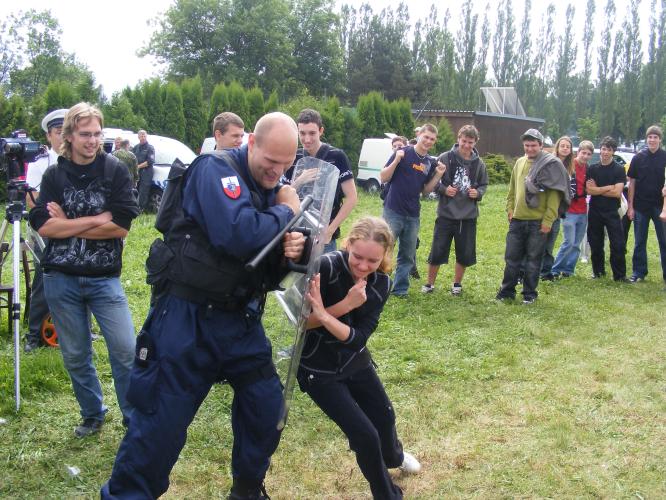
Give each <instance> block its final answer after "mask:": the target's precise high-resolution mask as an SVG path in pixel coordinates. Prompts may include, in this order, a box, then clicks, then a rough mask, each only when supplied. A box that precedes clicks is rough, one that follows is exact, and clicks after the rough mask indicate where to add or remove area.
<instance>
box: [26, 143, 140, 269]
mask: <svg viewBox="0 0 666 500" xmlns="http://www.w3.org/2000/svg"><path fill="white" fill-rule="evenodd" d="M106 156H107V155H106V153H101V154H99V155H98V156H97V158H96V159H95V161H94V162H93V163H91V164H89V165H77V164H76V163H73V162H71V161H69V160H67V159H66V158H64V157H62V156H61V157H59V158H58V163H57V164H56V165H52V166H50V167H49V168H48V169H47V170H46V172H44V177H43V178H42V183H41V189H40V192H39V199H38V201H37V204H36V205H35V207H34V208H33V209H32V210H31V211H30V224H31V225H32V227H33V228H34V229H35V230H36V231H39V228H41V227H42V226H43V225H44V224H45V223H46V221H47V220H48V219H49V213H48V210H47V209H46V204H47V203H48V202H50V201H54V202H56V203H57V204H58V205H60V207H61V208H62V209H63V211H64V212H65V215H67V218H68V219H76V218H79V217H85V216H93V215H99V214H101V213H102V212H106V211H109V212H111V214H112V217H113V218H112V221H113V222H114V223H115V224H116V225H118V226H120V227H122V228H125V229H128V230H129V228H130V226H131V223H132V219H134V218H135V217H136V216H137V215H138V213H139V209H138V206H137V203H136V200H135V198H134V195H133V193H132V181H131V180H130V176H129V171H128V170H127V168H126V167H125V166H124V165H123V164H121V163H120V162H119V161H118V159H117V158H115V157H113V156H111V157H109V160H110V161H111V162H112V163H114V166H113V167H112V169H111V170H112V172H113V176H112V178H110V179H106V178H105V177H104V163H105V158H106ZM58 169H59V170H58ZM63 171H64V173H65V175H62V172H63ZM121 257H122V241H121V239H120V238H113V239H107V240H92V239H86V238H77V237H74V236H72V237H70V238H62V239H57V238H49V240H48V243H47V246H46V249H45V253H44V258H43V259H42V267H43V268H44V269H45V270H47V271H48V270H55V271H60V272H63V273H66V274H72V275H76V276H119V275H120V271H121V268H122V259H121Z"/></svg>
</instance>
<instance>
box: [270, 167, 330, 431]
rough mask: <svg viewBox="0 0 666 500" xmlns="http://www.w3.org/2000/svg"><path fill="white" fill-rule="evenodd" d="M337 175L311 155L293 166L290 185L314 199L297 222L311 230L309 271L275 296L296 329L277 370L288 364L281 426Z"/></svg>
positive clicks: (287, 280) (292, 279) (285, 284)
mask: <svg viewBox="0 0 666 500" xmlns="http://www.w3.org/2000/svg"><path fill="white" fill-rule="evenodd" d="M338 175H339V170H338V169H337V167H336V166H335V165H332V164H330V163H328V162H325V161H322V160H320V159H318V158H313V157H311V156H306V157H304V158H302V159H301V160H299V161H298V163H297V164H296V167H295V168H294V175H293V179H292V184H291V185H292V187H294V188H295V189H296V192H297V193H298V197H299V199H301V200H303V199H304V198H305V197H306V196H311V197H312V199H313V202H312V203H311V204H310V206H309V207H308V208H307V209H306V210H305V212H304V213H303V214H301V217H300V220H299V221H298V222H297V223H296V227H298V228H301V229H304V230H305V231H306V232H308V233H309V235H308V237H309V243H308V245H310V246H311V249H310V256H309V259H308V263H307V270H306V272H305V273H301V272H295V271H292V272H290V273H289V274H288V275H287V276H286V277H285V278H284V280H282V283H281V288H282V290H278V291H276V292H275V297H276V298H277V300H278V302H279V303H280V305H281V306H282V309H283V310H284V312H285V314H286V316H287V319H288V320H289V323H290V324H291V327H292V328H293V329H294V331H295V333H294V339H293V346H292V348H291V349H289V350H287V351H286V352H285V356H283V357H282V359H279V360H278V369H281V365H284V364H288V368H287V373H286V376H285V377H283V379H284V380H285V382H284V408H283V412H282V417H281V419H280V423H279V425H278V427H279V428H280V429H281V428H282V427H284V425H285V423H286V419H287V415H288V412H289V406H290V404H291V400H292V395H293V391H294V386H295V383H296V372H297V371H298V365H299V363H300V358H301V352H302V350H303V341H304V339H305V325H306V323H307V320H308V316H309V315H310V304H309V302H308V301H307V297H306V295H307V292H308V289H309V286H310V280H311V279H312V277H313V276H314V275H315V274H316V273H317V272H319V257H320V256H321V254H322V252H323V249H324V243H325V242H324V235H325V234H326V230H327V229H328V223H329V221H330V218H331V209H332V208H333V201H334V199H335V192H336V189H337V185H338ZM285 358H286V359H285Z"/></svg>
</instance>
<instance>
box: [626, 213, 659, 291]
mask: <svg viewBox="0 0 666 500" xmlns="http://www.w3.org/2000/svg"><path fill="white" fill-rule="evenodd" d="M660 213H661V207H652V210H649V211H646V212H639V211H638V210H635V211H634V242H635V243H634V256H633V257H632V259H631V263H632V269H633V273H632V274H633V276H637V277H639V278H644V277H645V276H646V275H647V273H648V265H647V237H648V230H649V228H650V220H651V221H652V223H653V224H654V232H655V233H656V234H657V242H658V243H659V255H660V257H661V273H662V277H663V278H664V280H666V238H665V237H664V223H663V222H662V221H661V220H660V219H659V214H660Z"/></svg>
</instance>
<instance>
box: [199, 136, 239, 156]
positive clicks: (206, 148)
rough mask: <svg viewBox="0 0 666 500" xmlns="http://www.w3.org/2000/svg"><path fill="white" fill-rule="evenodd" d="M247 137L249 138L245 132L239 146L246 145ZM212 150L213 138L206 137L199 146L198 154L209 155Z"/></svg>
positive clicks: (213, 145) (213, 146)
mask: <svg viewBox="0 0 666 500" xmlns="http://www.w3.org/2000/svg"><path fill="white" fill-rule="evenodd" d="M248 137H250V134H248V133H247V132H244V133H243V142H242V144H241V146H242V145H243V144H247V138H248ZM214 149H215V137H206V138H205V139H204V141H203V143H202V144H201V150H200V151H199V153H200V154H204V153H210V152H211V151H213V150H214Z"/></svg>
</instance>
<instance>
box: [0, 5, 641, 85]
mask: <svg viewBox="0 0 666 500" xmlns="http://www.w3.org/2000/svg"><path fill="white" fill-rule="evenodd" d="M433 2H434V3H436V4H437V6H438V9H439V10H440V15H441V13H443V12H444V11H445V10H446V8H447V7H448V8H449V9H450V10H451V14H452V15H453V16H456V17H457V16H458V12H459V10H460V5H461V4H462V0H454V1H451V0H439V1H436V2H435V0H433V1H428V0H420V1H418V2H410V4H414V5H416V6H415V7H410V19H411V20H412V21H415V20H416V19H419V18H424V17H425V16H426V15H427V14H428V12H429V11H430V5H431V4H432V3H433ZM172 3H173V0H149V1H143V2H141V1H139V2H137V1H129V0H115V1H113V2H109V3H106V4H105V3H104V2H102V3H96V4H94V3H91V2H89V1H85V2H83V1H79V0H67V1H59V2H53V0H22V1H21V2H16V3H14V2H12V3H11V4H10V5H11V11H17V10H24V11H25V10H28V9H31V8H34V9H36V10H38V11H41V10H46V9H50V10H51V13H52V14H53V16H54V17H55V18H57V19H58V21H59V22H60V26H61V27H62V29H63V37H62V46H63V48H64V50H66V51H67V52H72V53H74V54H76V57H77V59H78V60H79V61H80V62H83V63H85V64H86V65H87V66H88V67H89V68H90V69H91V70H92V72H93V73H94V75H95V78H96V81H97V83H98V84H101V85H102V86H103V88H104V93H105V94H106V95H107V97H111V94H112V93H114V92H117V91H119V90H121V89H122V88H123V87H125V86H126V85H129V86H130V87H133V86H134V85H135V84H136V83H137V82H138V81H139V80H142V79H145V78H150V77H151V76H156V75H158V74H159V72H160V67H159V65H158V64H157V63H156V62H155V61H154V60H153V59H152V58H150V57H143V58H140V57H137V55H136V51H137V49H138V48H140V47H143V46H145V45H146V43H147V42H148V40H149V39H150V34H151V29H152V28H150V27H149V26H148V25H147V20H149V19H153V18H155V16H157V15H158V14H160V13H162V12H164V11H165V10H166V9H167V8H168V7H169V5H171V4H172ZM342 3H348V4H353V5H359V6H360V5H361V4H362V3H364V2H359V1H355V2H354V1H347V2H345V1H340V0H337V4H338V5H340V4H342ZM368 3H370V4H371V5H372V6H373V10H374V11H375V12H379V11H380V10H381V9H382V8H383V7H386V6H397V5H398V3H399V2H398V1H396V0H370V1H369V2H368ZM496 3H497V2H496V1H493V2H491V4H493V6H494V5H496ZM554 3H555V5H556V6H557V12H556V17H555V18H556V19H558V18H559V19H564V12H565V10H566V6H567V4H568V3H569V2H568V1H561V0H554ZM574 3H575V5H576V7H577V12H576V26H577V31H578V38H580V37H581V36H582V27H583V24H584V21H585V20H584V13H585V3H586V2H585V1H583V0H579V1H576V2H574ZM628 3H629V2H628V0H616V2H615V4H616V9H617V12H618V15H617V18H616V19H617V21H616V22H617V23H618V24H620V23H621V20H622V19H624V18H625V13H626V11H627V5H628ZM605 4H606V1H605V0H596V8H597V15H596V16H595V19H594V20H593V22H594V25H595V37H596V38H595V42H597V41H598V39H599V37H600V36H601V32H602V31H603V28H604V25H605V23H604V20H603V16H602V14H603V8H604V6H605ZM477 5H478V6H479V13H480V14H482V10H483V6H484V5H485V2H483V1H478V2H477ZM523 5H524V3H523V0H514V1H513V10H514V16H515V17H516V24H517V26H516V31H517V32H518V31H519V30H520V22H521V19H522V10H523ZM532 5H533V6H539V7H534V9H535V10H536V9H542V8H544V7H541V6H545V5H546V2H545V1H541V0H533V2H532ZM649 6H650V3H649V0H642V8H641V9H640V10H641V12H644V13H645V15H643V16H641V38H642V41H643V54H644V56H645V54H646V52H647V51H646V48H645V44H646V43H647V34H648V32H649V24H648V21H649V16H648V15H647V14H648V11H649ZM7 7H8V6H7V5H5V8H4V9H3V14H7V13H8V8H7ZM11 11H10V12H11ZM493 14H494V12H491V15H493ZM480 17H481V16H480ZM631 17H632V18H635V17H638V16H631ZM540 19H541V12H534V13H533V15H532V26H533V29H534V30H535V32H538V23H539V22H540ZM492 25H493V23H492V21H491V26H492ZM449 29H450V30H452V31H453V32H455V31H456V30H457V21H456V22H450V23H449ZM555 33H556V35H557V34H559V33H560V31H559V30H556V31H555ZM580 51H581V49H580V48H579V52H580Z"/></svg>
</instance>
